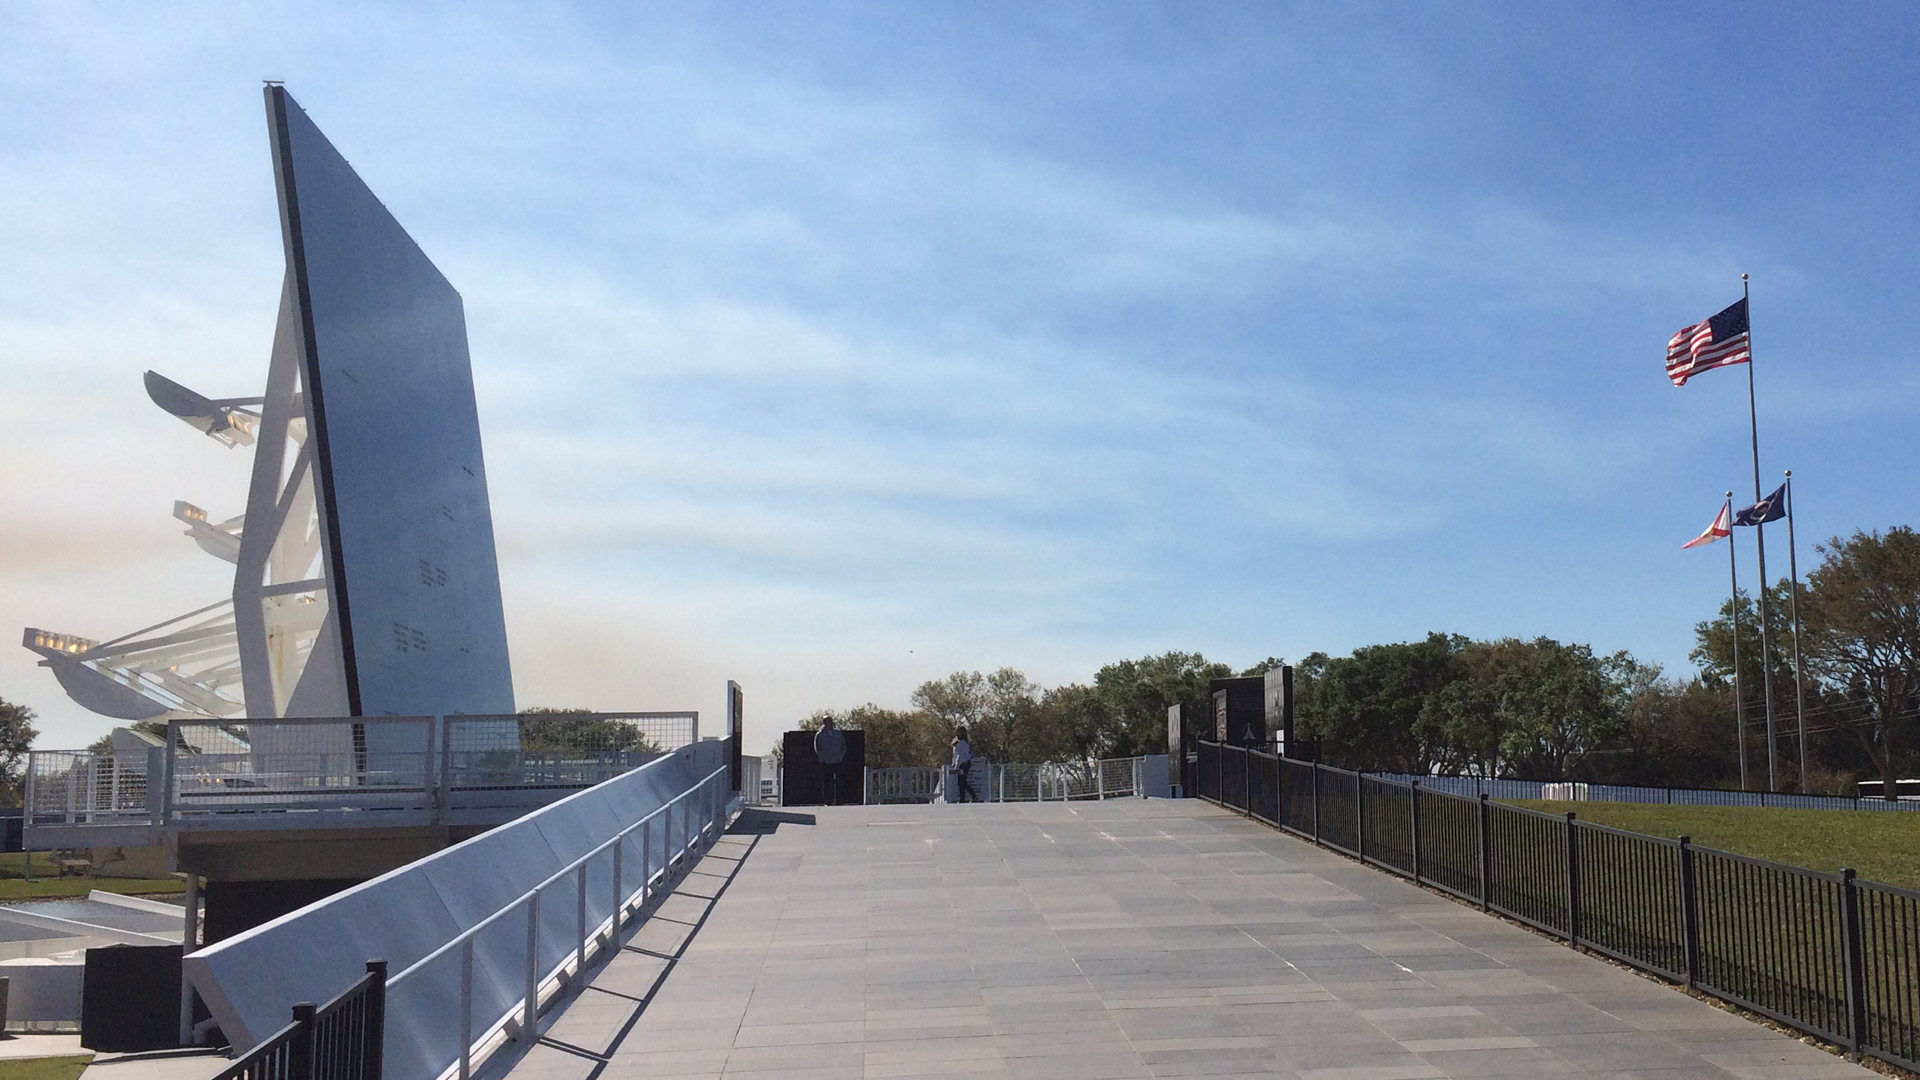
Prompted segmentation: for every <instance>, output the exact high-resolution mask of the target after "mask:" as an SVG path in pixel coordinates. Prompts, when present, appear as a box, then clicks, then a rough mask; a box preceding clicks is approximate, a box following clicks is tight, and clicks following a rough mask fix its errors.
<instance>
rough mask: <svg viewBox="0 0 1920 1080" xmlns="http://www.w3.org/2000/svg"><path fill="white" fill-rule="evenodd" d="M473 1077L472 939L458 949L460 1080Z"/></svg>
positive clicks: (467, 1079) (468, 1079) (469, 1079)
mask: <svg viewBox="0 0 1920 1080" xmlns="http://www.w3.org/2000/svg"><path fill="white" fill-rule="evenodd" d="M472 1076H473V939H472V938H468V939H467V941H466V944H465V945H464V946H462V947H461V949H460V1080H471V1077H472Z"/></svg>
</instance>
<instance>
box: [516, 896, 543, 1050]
mask: <svg viewBox="0 0 1920 1080" xmlns="http://www.w3.org/2000/svg"><path fill="white" fill-rule="evenodd" d="M539 1020H540V893H539V891H538V890H535V892H534V894H533V895H532V896H529V897H527V1002H526V1006H525V1011H524V1012H523V1013H522V1014H521V1016H520V1039H521V1041H522V1042H528V1043H530V1042H532V1041H533V1039H534V1037H535V1033H536V1032H537V1031H538V1027H537V1026H536V1025H537V1024H538V1023H539Z"/></svg>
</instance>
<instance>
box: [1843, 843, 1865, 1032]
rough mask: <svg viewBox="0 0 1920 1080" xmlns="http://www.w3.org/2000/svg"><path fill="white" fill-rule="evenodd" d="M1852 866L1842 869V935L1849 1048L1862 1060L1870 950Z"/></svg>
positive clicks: (1858, 888)
mask: <svg viewBox="0 0 1920 1080" xmlns="http://www.w3.org/2000/svg"><path fill="white" fill-rule="evenodd" d="M1853 879H1854V872H1853V869H1852V868H1851V867H1847V868H1845V869H1842V870H1841V871H1840V938H1841V949H1842V955H1843V956H1844V957H1845V958H1846V964H1845V970H1846V979H1847V1048H1848V1049H1849V1050H1851V1051H1853V1060H1855V1061H1859V1060H1860V1050H1861V1047H1863V1046H1864V1045H1866V1041H1867V980H1866V949H1865V948H1864V947H1863V943H1862V942H1861V940H1860V939H1861V933H1860V887H1859V886H1858V885H1855V884H1854V880H1853Z"/></svg>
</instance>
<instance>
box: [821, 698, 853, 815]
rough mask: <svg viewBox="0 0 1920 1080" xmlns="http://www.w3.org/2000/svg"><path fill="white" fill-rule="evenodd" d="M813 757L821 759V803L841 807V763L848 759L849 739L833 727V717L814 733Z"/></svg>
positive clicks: (828, 718)
mask: <svg viewBox="0 0 1920 1080" xmlns="http://www.w3.org/2000/svg"><path fill="white" fill-rule="evenodd" d="M813 756H814V757H816V758H819V759H820V802H821V803H822V804H823V805H825V806H838V805H840V763H841V762H843V761H845V760H846V759H847V737H846V736H845V735H844V734H842V733H841V732H840V729H839V728H837V727H834V726H833V717H831V716H829V717H827V718H826V719H824V720H822V721H820V730H819V731H816V732H814V733H813Z"/></svg>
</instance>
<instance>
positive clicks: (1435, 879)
mask: <svg viewBox="0 0 1920 1080" xmlns="http://www.w3.org/2000/svg"><path fill="white" fill-rule="evenodd" d="M1262 756H1263V755H1261V754H1260V753H1259V752H1257V751H1248V750H1245V749H1242V748H1239V747H1232V746H1220V745H1218V744H1214V743H1208V742H1202V743H1201V744H1200V745H1199V746H1198V747H1197V748H1196V754H1195V761H1194V764H1195V766H1196V768H1195V770H1194V772H1193V775H1194V776H1195V778H1196V788H1197V790H1196V792H1195V793H1196V794H1198V795H1200V796H1201V797H1203V798H1206V799H1209V800H1212V801H1214V802H1217V803H1220V804H1222V805H1225V806H1229V807H1231V808H1233V809H1237V810H1241V811H1245V812H1246V813H1248V814H1249V815H1250V816H1254V817H1260V818H1263V819H1267V820H1275V819H1277V821H1276V822H1275V823H1276V824H1277V825H1278V826H1279V827H1280V828H1283V829H1285V830H1287V831H1289V832H1292V833H1295V834H1297V835H1300V836H1303V837H1306V838H1309V839H1312V840H1314V841H1316V842H1318V843H1320V844H1323V845H1325V846H1327V847H1331V848H1334V849H1335V850H1338V851H1342V852H1345V853H1347V854H1350V855H1353V856H1356V857H1357V858H1359V859H1361V860H1362V861H1364V862H1368V863H1371V864H1373V865H1375V866H1379V867H1381V868H1383V869H1385V870H1388V871H1390V872H1393V873H1397V874H1400V875H1402V876H1405V877H1408V878H1411V879H1413V880H1414V881H1416V882H1419V883H1421V884H1428V885H1432V886H1434V887H1436V888H1439V889H1441V890H1443V891H1446V892H1449V893H1451V894H1453V895H1455V896H1457V897H1460V898H1461V899H1463V900H1467V901H1469V902H1477V903H1480V904H1481V905H1483V906H1484V907H1486V908H1488V909H1490V910H1493V911H1497V912H1499V913H1501V914H1503V915H1506V916H1508V917H1510V918H1513V919H1517V920H1519V921H1521V922H1524V923H1527V924H1529V925H1531V926H1534V927H1536V928H1538V929H1540V930H1543V931H1545V932H1547V933H1549V934H1553V935H1555V936H1557V937H1561V938H1564V939H1566V940H1567V941H1568V942H1569V943H1571V944H1576V945H1580V946H1583V947H1586V948H1590V949H1593V950H1595V951H1597V952H1601V953H1604V954H1606V955H1608V956H1611V957H1613V958H1615V959H1617V960H1620V961H1622V962H1624V963H1627V964H1630V965H1632V966H1634V967H1638V968H1641V969H1642V970H1645V971H1649V972H1652V973H1654V974H1657V975H1660V976H1663V977H1666V978H1669V979H1673V980H1675V981H1679V982H1684V983H1686V984H1687V985H1688V986H1690V987H1697V988H1698V989H1700V990H1703V991H1705V992H1707V993H1709V994H1712V995H1714V996H1717V997H1720V998H1722V999H1724V1000H1727V1001H1730V1002H1732V1003H1734V1004H1737V1005H1740V1006H1742V1007H1744V1008H1747V1009H1751V1010H1752V1011H1754V1012H1757V1013H1760V1014H1762V1015H1765V1016H1768V1017H1770V1018H1772V1019H1774V1020H1777V1021H1779V1022H1781V1023H1784V1024H1787V1025H1789V1026H1792V1027H1795V1028H1798V1029H1799V1030H1802V1031H1805V1032H1809V1033H1811V1034H1814V1035H1817V1036H1819V1037H1821V1038H1825V1039H1829V1040H1832V1041H1833V1042H1836V1043H1839V1044H1840V1045H1842V1046H1845V1047H1847V1048H1849V1049H1851V1050H1853V1051H1854V1052H1855V1053H1856V1054H1859V1055H1867V1056H1872V1057H1876V1058H1880V1059H1882V1060H1885V1061H1888V1062H1892V1063H1894V1064H1897V1065H1901V1066H1903V1067H1905V1068H1908V1069H1920V892H1915V891H1913V890H1909V889H1901V888H1897V887H1894V886H1891V885H1884V884H1880V883H1877V882H1865V881H1858V880H1856V879H1855V877H1854V875H1853V872H1852V871H1850V870H1843V871H1841V872H1840V873H1837V874H1830V873H1824V872H1821V871H1815V870H1808V869H1805V868H1802V867H1796V866H1786V865H1783V864H1780V863H1771V862H1767V861H1765V860H1761V859H1753V858H1749V857H1747V856H1743V855H1735V854H1732V853H1729V852H1724V851H1715V850H1712V849H1708V848H1701V847H1696V846H1694V845H1693V844H1692V843H1691V842H1690V841H1689V840H1688V839H1687V838H1686V837H1680V838H1678V839H1671V840H1670V839H1665V838H1661V837H1654V836H1646V835H1643V834H1640V833H1633V832H1626V831H1623V830H1620V829H1613V828H1609V827H1607V826H1603V825H1596V824H1592V823H1590V822H1585V821H1581V820H1579V819H1578V817H1576V816H1575V814H1573V813H1568V814H1564V815H1555V814H1546V813H1541V812H1539V811H1536V810H1530V809H1526V808H1524V807H1518V806H1509V805H1505V804H1502V803H1500V802H1497V801H1495V800H1494V799H1493V798H1490V797H1489V795H1490V793H1489V792H1486V791H1474V790H1472V789H1470V788H1469V789H1466V790H1454V791H1450V790H1447V788H1449V787H1454V785H1453V784H1449V783H1438V784H1437V785H1435V786H1430V784H1434V778H1406V777H1395V776H1383V775H1379V774H1372V773H1357V772H1350V771H1348V770H1345V769H1335V768H1330V767H1328V766H1324V765H1319V764H1316V763H1311V762H1299V761H1292V760H1288V759H1284V758H1282V759H1279V760H1278V761H1276V762H1275V769H1274V771H1273V773H1272V776H1273V778H1274V783H1275V785H1277V787H1278V790H1277V791H1276V792H1273V793H1272V794H1271V795H1269V794H1268V793H1267V792H1266V791H1265V790H1264V787H1263V785H1262V783H1249V782H1247V781H1246V779H1245V778H1246V777H1248V776H1251V775H1254V774H1255V770H1256V767H1257V766H1258V765H1259V764H1260V761H1261V757H1262ZM1262 775H1264V774H1262ZM1236 777H1239V778H1241V779H1240V780H1239V782H1236V779H1235V778H1236ZM1438 779H1439V780H1440V781H1447V780H1449V779H1458V778H1438ZM1481 783H1484V781H1482V782H1481ZM1436 787H1437V788H1438V789H1436ZM1515 797H1520V798H1532V797H1535V795H1534V793H1532V792H1526V791H1524V790H1523V791H1522V792H1521V793H1519V794H1518V795H1517V796H1515ZM1749 805H1758V801H1757V800H1756V801H1755V802H1753V803H1751V804H1749ZM1768 805H1773V804H1772V803H1771V801H1770V802H1769V804H1768ZM1269 807H1272V808H1273V817H1272V818H1268V816H1267V814H1268V808H1269Z"/></svg>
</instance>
